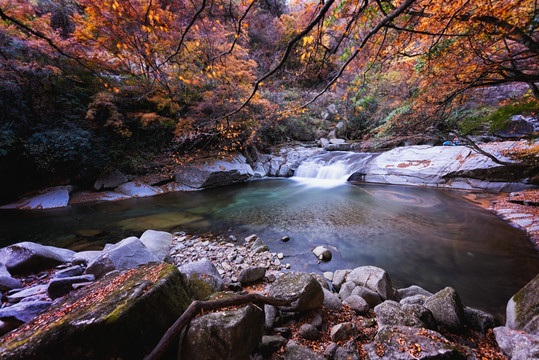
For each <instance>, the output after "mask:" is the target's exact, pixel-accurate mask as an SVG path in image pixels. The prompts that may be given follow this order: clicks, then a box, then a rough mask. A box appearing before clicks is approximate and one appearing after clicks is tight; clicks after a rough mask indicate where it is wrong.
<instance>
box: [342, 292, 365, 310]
mask: <svg viewBox="0 0 539 360" xmlns="http://www.w3.org/2000/svg"><path fill="white" fill-rule="evenodd" d="M343 304H346V305H348V306H350V308H351V309H352V310H354V311H355V312H356V313H357V314H365V313H367V312H368V311H369V308H370V307H369V304H368V303H367V301H365V299H363V298H362V297H361V296H359V295H350V296H349V297H347V298H346V300H344V301H343Z"/></svg>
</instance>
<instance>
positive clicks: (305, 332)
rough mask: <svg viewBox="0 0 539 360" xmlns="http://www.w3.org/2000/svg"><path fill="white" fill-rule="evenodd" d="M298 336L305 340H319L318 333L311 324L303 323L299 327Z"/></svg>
mask: <svg viewBox="0 0 539 360" xmlns="http://www.w3.org/2000/svg"><path fill="white" fill-rule="evenodd" d="M299 335H300V336H301V337H302V338H303V339H306V340H311V341H316V340H318V339H319V338H320V332H319V331H318V329H317V328H316V326H314V325H313V324H309V323H305V324H303V325H301V326H300V327H299Z"/></svg>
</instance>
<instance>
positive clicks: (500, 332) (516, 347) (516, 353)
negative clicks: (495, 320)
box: [494, 326, 539, 360]
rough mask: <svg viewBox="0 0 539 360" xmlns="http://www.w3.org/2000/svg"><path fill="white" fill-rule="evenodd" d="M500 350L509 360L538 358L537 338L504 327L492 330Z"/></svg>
mask: <svg viewBox="0 0 539 360" xmlns="http://www.w3.org/2000/svg"><path fill="white" fill-rule="evenodd" d="M494 335H495V336H496V342H497V343H498V346H499V347H500V350H501V351H502V352H503V353H504V354H505V355H507V356H508V357H509V358H510V359H511V360H529V359H538V358H539V336H537V335H533V334H526V333H523V332H521V331H515V330H513V329H510V328H508V327H505V326H500V327H497V328H494Z"/></svg>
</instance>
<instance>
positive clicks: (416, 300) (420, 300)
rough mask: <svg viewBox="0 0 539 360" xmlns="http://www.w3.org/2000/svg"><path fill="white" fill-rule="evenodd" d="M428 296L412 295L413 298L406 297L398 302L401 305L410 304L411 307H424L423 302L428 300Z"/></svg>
mask: <svg viewBox="0 0 539 360" xmlns="http://www.w3.org/2000/svg"><path fill="white" fill-rule="evenodd" d="M429 297H430V296H425V295H413V296H408V297H406V298H404V299H402V300H401V301H400V303H401V304H403V305H404V304H412V305H414V304H415V305H424V304H425V301H427V299H428V298H429Z"/></svg>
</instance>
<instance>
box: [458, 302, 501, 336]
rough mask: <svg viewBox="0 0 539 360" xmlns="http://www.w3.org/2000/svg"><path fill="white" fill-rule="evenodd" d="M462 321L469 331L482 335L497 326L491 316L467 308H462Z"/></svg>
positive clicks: (496, 322)
mask: <svg viewBox="0 0 539 360" xmlns="http://www.w3.org/2000/svg"><path fill="white" fill-rule="evenodd" d="M464 321H465V323H466V325H467V326H468V327H469V328H470V329H472V330H475V331H477V332H480V333H483V334H485V333H486V332H487V330H488V329H492V328H494V327H496V326H498V325H499V324H498V321H497V320H496V319H495V318H494V316H492V315H491V314H489V313H486V312H484V311H481V310H478V309H472V308H469V307H465V308H464Z"/></svg>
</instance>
